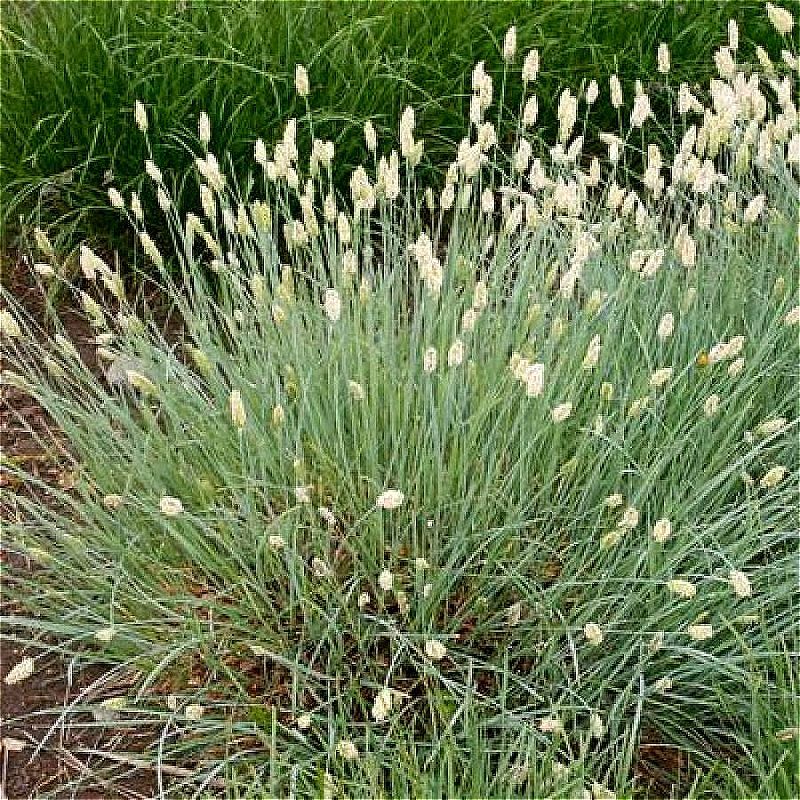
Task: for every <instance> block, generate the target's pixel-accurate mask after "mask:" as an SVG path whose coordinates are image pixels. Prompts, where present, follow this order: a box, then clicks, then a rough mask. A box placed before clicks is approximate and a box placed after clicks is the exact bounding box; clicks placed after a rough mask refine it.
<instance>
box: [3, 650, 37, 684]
mask: <svg viewBox="0 0 800 800" xmlns="http://www.w3.org/2000/svg"><path fill="white" fill-rule="evenodd" d="M34 667H35V663H34V660H33V659H32V658H31V657H30V656H26V657H25V658H23V659H22V660H21V661H20V662H18V663H17V664H15V665H14V666H13V667H12V668H11V669H10V670H9V672H8V674H7V675H6V677H5V684H6V685H7V686H13V685H14V684H16V683H21V682H22V681H24V680H27V679H28V678H30V677H31V675H33V671H34Z"/></svg>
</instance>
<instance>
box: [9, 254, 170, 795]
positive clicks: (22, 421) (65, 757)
mask: <svg viewBox="0 0 800 800" xmlns="http://www.w3.org/2000/svg"><path fill="white" fill-rule="evenodd" d="M0 275H2V284H3V287H4V288H5V289H6V290H8V291H10V292H11V293H13V295H14V296H15V297H16V299H17V300H18V301H19V302H20V303H21V304H22V305H23V306H24V308H25V309H26V310H27V311H28V313H30V314H31V316H32V317H33V319H34V320H36V321H37V322H42V321H43V320H44V312H45V304H44V300H43V298H42V296H41V294H40V292H39V290H38V288H37V287H36V286H35V285H33V283H32V282H31V280H30V276H29V272H28V269H27V268H26V267H25V266H24V265H22V264H20V263H19V262H18V261H17V260H16V259H13V258H8V257H4V256H0ZM58 314H59V318H60V319H61V322H62V324H63V325H64V328H65V331H66V334H67V335H68V336H69V338H70V339H71V340H72V342H73V343H74V344H75V346H76V347H77V348H78V351H79V352H80V354H81V356H82V358H83V359H84V361H85V362H86V363H87V364H88V365H89V366H91V367H92V368H96V363H95V359H94V347H93V346H92V338H93V334H92V331H91V328H90V327H89V325H88V324H87V322H86V321H85V319H84V318H83V317H82V315H81V313H80V312H79V311H78V310H77V309H76V308H75V307H74V306H73V305H72V304H71V303H70V301H69V298H65V299H64V300H63V302H60V303H59V306H58ZM0 452H2V457H3V459H4V460H6V461H7V460H11V461H13V462H14V463H15V464H17V465H18V466H21V467H23V468H25V469H26V470H27V471H28V472H29V473H31V474H32V475H35V476H36V477H37V478H39V479H41V480H42V481H43V482H44V483H47V484H49V485H61V486H62V487H63V486H65V485H67V482H68V481H69V468H68V467H69V463H68V453H67V451H66V449H65V446H64V444H63V442H62V441H61V439H60V437H59V436H58V433H57V432H55V430H54V426H53V425H52V423H51V421H50V420H49V419H48V417H47V414H46V413H45V411H44V409H42V407H41V406H40V405H39V404H38V403H36V402H35V401H34V400H33V399H32V398H31V397H30V396H28V395H27V394H25V393H24V392H22V391H20V390H19V389H16V388H14V387H11V386H8V385H2V386H0ZM20 492H25V493H26V494H28V495H29V496H30V495H31V490H30V488H29V487H26V486H21V485H15V483H14V481H13V479H12V477H11V476H9V475H8V473H7V472H5V471H2V472H0V526H2V523H3V520H7V519H9V518H11V517H10V515H14V514H16V513H17V511H16V503H15V497H16V496H18V494H19V493H20ZM38 499H40V500H41V502H45V501H46V500H45V498H44V497H42V498H38ZM30 568H32V567H31V565H29V564H27V563H25V561H24V560H23V559H21V558H20V557H19V556H18V555H16V554H14V553H13V552H12V551H11V549H10V547H8V546H7V544H6V543H4V538H3V536H2V527H0V615H2V616H3V617H7V616H11V615H13V614H14V612H15V611H16V610H18V609H15V608H14V607H13V605H12V604H11V603H10V601H8V600H7V598H6V597H5V596H4V594H5V593H4V592H3V585H4V580H1V579H2V578H3V577H4V575H5V574H7V572H8V571H9V570H14V571H15V572H17V571H19V570H25V569H30ZM26 655H36V654H35V653H29V652H27V651H26V650H25V649H24V647H22V646H21V645H20V644H19V643H18V640H17V638H16V636H15V631H14V629H13V628H12V627H11V626H8V625H5V626H2V627H0V739H7V738H10V739H14V740H16V741H17V743H16V744H14V743H12V748H9V747H2V748H0V798H7V800H21V799H22V798H34V797H40V796H42V795H43V794H45V793H47V794H48V795H51V796H55V797H66V796H69V797H78V798H82V799H83V800H89V799H90V798H91V799H92V800H94V798H109V797H114V796H119V797H123V796H124V797H131V798H133V797H136V798H144V797H153V796H154V786H153V776H152V775H148V774H142V775H139V776H136V777H135V778H134V779H133V780H131V781H130V782H128V786H127V787H126V790H125V791H124V793H123V792H122V791H120V793H118V794H116V795H115V794H112V793H110V792H109V789H108V787H107V786H104V787H97V788H92V787H90V786H89V787H86V788H84V789H82V790H81V791H80V792H78V793H77V794H76V793H75V792H74V791H72V790H68V789H67V788H66V785H67V784H68V783H69V782H70V781H71V780H74V779H75V777H76V775H77V774H78V772H77V771H78V770H80V768H81V764H82V761H81V759H80V758H78V757H76V755H74V752H76V751H78V750H82V749H95V748H97V749H100V748H101V747H102V745H103V741H102V737H103V735H104V734H102V733H97V732H95V733H92V734H89V733H88V732H87V731H86V730H85V729H82V730H80V731H75V730H70V729H69V728H67V727H66V726H65V727H64V728H60V727H58V726H57V727H56V729H55V731H53V732H51V735H49V736H48V735H47V734H48V732H50V731H51V728H52V726H53V724H54V723H55V722H57V721H58V714H57V713H54V711H53V710H54V709H56V710H57V709H60V708H64V707H65V706H67V705H69V703H70V702H72V701H73V700H74V699H75V698H76V697H77V696H78V695H79V694H80V693H81V691H82V690H84V689H85V688H86V687H88V686H90V685H91V684H92V683H93V682H94V681H95V680H97V679H98V678H100V676H101V675H102V674H103V673H104V670H103V668H102V667H92V668H90V669H84V670H82V671H80V672H78V673H77V674H75V675H74V676H72V677H70V673H71V670H70V669H69V665H67V664H65V663H63V661H61V660H60V659H59V658H57V657H53V658H50V659H49V660H47V661H45V662H43V661H42V659H41V658H38V659H37V666H36V675H35V677H34V678H32V679H30V680H26V681H22V682H21V683H19V684H15V685H13V686H7V685H6V684H5V682H4V679H5V676H6V675H7V673H8V672H9V671H10V670H11V669H12V668H13V667H14V665H15V664H17V663H18V662H19V661H20V659H22V658H23V657H24V656H26ZM98 730H100V729H98ZM43 739H44V744H43V745H42V746H41V747H39V745H40V743H41V742H42V740H43ZM19 743H21V744H22V749H21V750H16V749H15V748H16V747H19V746H20V744H19Z"/></svg>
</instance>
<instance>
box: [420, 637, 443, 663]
mask: <svg viewBox="0 0 800 800" xmlns="http://www.w3.org/2000/svg"><path fill="white" fill-rule="evenodd" d="M425 655H426V656H428V658H429V659H430V660H431V661H441V660H442V659H443V658H444V657H445V656H446V655H447V647H445V645H444V644H442V642H440V641H439V640H438V639H428V640H427V641H426V642H425Z"/></svg>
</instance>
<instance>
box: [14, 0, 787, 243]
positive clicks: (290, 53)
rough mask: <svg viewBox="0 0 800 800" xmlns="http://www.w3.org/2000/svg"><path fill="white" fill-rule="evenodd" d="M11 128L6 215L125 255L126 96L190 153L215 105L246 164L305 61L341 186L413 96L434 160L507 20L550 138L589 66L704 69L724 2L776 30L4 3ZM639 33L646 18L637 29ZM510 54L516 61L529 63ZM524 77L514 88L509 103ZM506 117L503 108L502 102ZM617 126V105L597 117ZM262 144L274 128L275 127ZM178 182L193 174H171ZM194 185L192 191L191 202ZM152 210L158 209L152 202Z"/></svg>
mask: <svg viewBox="0 0 800 800" xmlns="http://www.w3.org/2000/svg"><path fill="white" fill-rule="evenodd" d="M3 12H4V13H3V27H2V69H1V70H0V81H1V83H0V87H2V89H1V91H2V103H0V121H1V123H2V124H1V125H0V129H1V130H2V134H1V135H2V148H1V151H0V152H2V156H1V158H2V161H1V162H0V163H1V164H2V171H1V172H0V191H2V202H0V207H2V219H0V223H2V226H3V230H4V231H5V233H6V235H10V234H14V233H15V232H19V231H20V229H21V225H20V223H21V222H25V221H33V222H36V223H37V224H42V225H44V226H45V227H51V226H52V228H53V233H54V236H57V237H58V244H59V246H60V247H67V246H69V245H72V244H74V243H75V241H76V239H77V238H81V237H82V236H89V237H91V238H94V239H95V240H97V241H99V242H105V243H106V244H105V246H106V247H108V246H109V245H114V246H119V247H121V248H122V249H123V251H124V252H125V253H126V254H127V253H129V250H130V241H129V240H127V239H126V238H125V229H124V228H121V227H120V226H119V225H118V222H117V218H116V217H115V216H114V215H111V214H109V213H108V211H107V209H106V198H105V192H104V189H103V187H104V186H105V185H107V184H108V183H110V182H111V181H110V177H111V176H112V175H113V182H114V183H115V185H117V186H119V187H120V188H122V189H125V190H128V189H131V188H136V186H137V185H138V183H139V181H140V175H141V170H142V162H143V159H144V158H145V157H146V155H147V154H146V151H145V149H144V147H143V144H142V142H141V140H140V139H139V138H138V137H137V136H136V131H135V128H134V126H133V125H132V112H131V109H132V108H133V103H134V101H135V100H142V101H143V102H145V103H146V104H147V106H148V107H149V108H151V109H153V114H154V120H153V126H154V129H155V130H156V131H157V132H158V137H157V139H156V140H155V143H154V148H155V158H156V160H157V162H158V163H159V164H161V165H162V166H163V167H169V168H177V167H179V166H181V165H184V164H185V163H186V159H185V150H186V148H187V147H192V146H193V145H196V120H197V116H198V114H199V113H200V112H201V111H203V110H213V112H214V120H215V131H214V137H215V146H216V149H217V151H218V152H219V153H220V154H224V153H227V152H229V153H230V154H231V155H232V157H233V159H234V161H235V162H236V163H241V161H242V158H243V157H246V156H249V155H250V154H251V153H252V144H253V141H254V139H255V138H256V137H258V136H263V137H265V138H267V139H268V138H269V136H270V134H271V133H272V132H274V131H276V130H277V127H278V123H279V122H280V121H282V120H285V119H286V118H287V117H289V116H298V117H303V116H304V115H305V107H304V106H303V104H302V103H298V100H297V98H296V96H295V94H294V91H293V75H294V65H295V63H303V64H307V65H308V67H309V70H310V73H311V82H312V95H311V98H310V99H311V103H312V105H313V107H314V109H315V126H316V130H317V135H322V136H325V137H326V138H331V139H333V140H334V141H335V142H336V146H337V152H338V154H339V158H337V176H338V184H339V186H340V187H343V186H346V181H345V178H346V176H347V175H348V174H349V172H350V170H352V169H353V168H354V166H356V165H357V164H358V163H360V159H361V157H362V143H363V139H362V134H361V130H362V125H363V122H364V120H366V119H372V120H373V121H374V123H375V125H376V127H377V128H378V129H379V134H380V135H381V137H384V136H385V135H388V134H394V133H396V120H397V118H398V116H399V112H400V110H401V109H402V107H403V106H404V105H406V104H411V105H413V106H414V107H415V108H416V109H417V112H418V117H419V122H420V124H421V125H422V126H423V127H424V129H425V130H426V131H428V132H429V134H428V137H427V142H426V161H425V164H426V165H427V167H428V168H429V169H438V168H439V167H441V166H442V165H443V164H444V163H445V160H446V158H447V157H448V153H449V150H450V146H451V143H452V142H453V141H455V140H457V138H458V137H459V136H460V135H461V134H460V132H461V131H462V130H463V123H464V120H465V114H466V111H467V101H466V96H467V95H468V93H469V90H470V86H469V73H470V71H471V69H472V66H473V65H474V63H475V62H477V61H478V60H481V59H485V60H486V62H487V68H488V69H489V70H490V71H491V72H492V73H494V74H495V76H496V77H497V76H499V74H500V72H501V70H502V66H501V63H502V62H501V59H500V57H499V48H501V46H502V36H503V33H504V32H505V29H506V28H507V26H508V25H510V24H516V25H517V27H518V30H519V36H518V38H519V42H520V49H521V51H523V52H524V51H525V50H527V48H529V47H537V48H539V50H540V51H541V54H542V71H541V75H540V78H539V80H538V83H537V93H538V95H539V100H540V107H541V109H542V112H541V115H540V116H541V120H542V123H541V134H542V138H543V139H545V140H550V139H552V138H553V136H552V133H553V131H554V128H555V106H556V104H557V99H558V94H559V92H560V91H561V89H562V88H563V86H565V85H568V86H573V87H575V88H577V87H578V86H579V85H580V83H581V82H582V81H585V80H587V78H588V77H596V78H597V79H598V80H599V81H600V82H601V85H602V86H603V91H605V87H606V85H607V83H606V82H607V78H608V76H609V75H610V74H611V73H612V72H614V71H618V72H619V73H620V74H621V76H622V78H623V82H624V84H625V86H626V91H630V89H629V87H630V86H631V85H632V83H633V81H634V79H636V78H642V79H644V78H646V77H647V76H649V75H651V74H653V72H654V68H655V53H656V48H657V46H658V43H659V42H660V41H662V40H663V41H667V42H668V43H669V44H670V47H671V48H672V52H673V65H674V66H673V73H672V74H671V75H670V81H673V82H674V83H675V84H677V82H678V81H681V80H687V81H689V82H691V83H702V82H705V80H706V79H707V78H708V77H709V75H711V74H712V72H713V63H712V62H711V60H710V54H711V52H712V50H713V48H714V47H716V46H717V45H718V44H719V43H720V42H722V41H724V39H725V26H726V24H727V20H728V18H729V17H731V16H732V17H735V18H736V19H737V20H738V21H739V23H740V26H741V28H742V50H743V52H744V53H745V55H746V57H748V58H751V57H752V47H751V45H750V38H751V37H752V38H754V39H755V40H757V41H759V42H761V43H762V44H764V45H765V46H767V47H768V49H769V50H770V52H771V53H773V55H774V56H777V54H778V52H779V47H780V45H779V44H778V41H777V40H776V37H775V35H774V33H773V32H772V31H771V29H770V28H769V26H768V24H767V23H766V22H765V20H764V15H763V4H762V3H761V2H720V3H710V2H705V0H686V2H672V1H670V2H664V3H648V2H630V3H627V4H623V3H621V2H619V1H618V0H595V1H594V2H587V3H573V2H566V1H562V2H549V3H538V2H532V3H482V2H452V3H450V2H447V3H416V2H413V3H406V2H395V3H387V2H356V3H338V2H331V3H308V2H303V3H294V2H293V3H279V2H269V3H264V2H260V1H259V2H256V0H245V2H235V3H232V2H214V3H205V2H203V3H201V2H194V3H192V2H188V3H187V2H179V3H174V2H162V3H152V2H137V1H135V0H134V1H133V2H125V3H120V2H84V1H83V0H76V2H62V3H37V4H32V3H13V4H6V5H5V6H4V9H3ZM632 32H635V35H632ZM519 63H520V59H519V58H518V59H517V64H516V68H517V69H518V68H519ZM518 98H519V88H518V86H517V85H516V84H515V88H514V89H513V90H510V91H509V94H508V96H507V97H506V101H507V102H508V103H509V106H510V108H512V109H514V110H516V108H517V105H518ZM507 118H508V117H507ZM597 122H598V124H599V125H600V126H601V127H603V128H605V129H609V130H614V129H616V126H617V119H616V115H615V114H614V113H613V109H611V108H610V107H605V110H603V111H602V112H601V113H600V116H599V117H598V119H597ZM268 143H269V142H268ZM178 183H179V185H180V184H182V180H181V178H180V177H178ZM192 200H193V197H192V195H191V191H190V193H189V195H188V196H186V197H185V198H184V201H185V202H191V201H192ZM146 210H149V207H147V209H146Z"/></svg>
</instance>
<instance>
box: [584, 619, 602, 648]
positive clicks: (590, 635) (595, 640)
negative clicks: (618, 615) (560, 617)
mask: <svg viewBox="0 0 800 800" xmlns="http://www.w3.org/2000/svg"><path fill="white" fill-rule="evenodd" d="M583 635H584V636H585V637H586V641H587V642H589V644H591V645H595V646H597V645H599V644H600V643H601V642H602V641H603V629H602V628H601V627H600V626H599V625H598V624H597V623H596V622H587V623H586V624H585V625H584V626H583Z"/></svg>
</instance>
